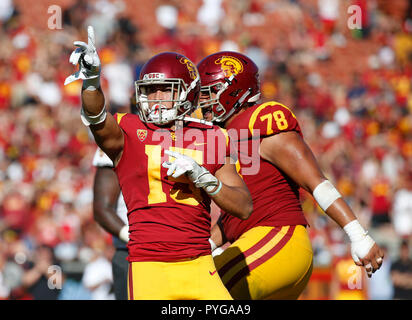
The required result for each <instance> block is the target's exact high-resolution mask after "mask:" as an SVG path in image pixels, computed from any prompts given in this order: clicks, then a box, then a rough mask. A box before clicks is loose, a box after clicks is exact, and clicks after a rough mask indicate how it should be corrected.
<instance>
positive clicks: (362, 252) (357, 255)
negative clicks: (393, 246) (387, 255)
mask: <svg viewBox="0 0 412 320" xmlns="http://www.w3.org/2000/svg"><path fill="white" fill-rule="evenodd" d="M351 254H352V258H353V261H355V264H356V265H357V266H360V267H362V266H363V267H365V269H366V273H367V274H368V277H369V278H370V277H372V274H373V273H375V271H376V270H378V269H379V268H380V267H381V265H382V262H383V257H384V254H383V251H382V249H381V248H380V247H379V246H378V245H377V244H376V243H375V241H373V239H372V238H371V237H370V236H369V235H365V237H364V238H363V239H360V240H358V241H353V242H352V243H351Z"/></svg>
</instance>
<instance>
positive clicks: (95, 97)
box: [81, 87, 105, 116]
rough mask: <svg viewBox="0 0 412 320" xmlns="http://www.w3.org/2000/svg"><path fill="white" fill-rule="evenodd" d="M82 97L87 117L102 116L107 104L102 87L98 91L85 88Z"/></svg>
mask: <svg viewBox="0 0 412 320" xmlns="http://www.w3.org/2000/svg"><path fill="white" fill-rule="evenodd" d="M81 96H82V106H83V109H84V111H85V113H86V114H87V115H89V116H96V115H98V114H100V112H101V111H102V109H103V108H104V103H105V99H104V94H103V91H102V89H101V88H100V87H99V88H97V89H96V90H86V89H85V88H83V89H82V94H81Z"/></svg>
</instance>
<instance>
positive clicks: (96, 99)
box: [64, 26, 124, 164]
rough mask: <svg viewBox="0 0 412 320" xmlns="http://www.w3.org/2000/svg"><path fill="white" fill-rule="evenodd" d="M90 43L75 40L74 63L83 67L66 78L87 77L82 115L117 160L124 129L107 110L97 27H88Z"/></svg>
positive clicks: (98, 140) (72, 59)
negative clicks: (96, 40) (96, 42)
mask: <svg viewBox="0 0 412 320" xmlns="http://www.w3.org/2000/svg"><path fill="white" fill-rule="evenodd" d="M87 33H88V43H85V42H82V41H75V42H74V45H75V46H77V47H78V48H77V49H76V50H74V51H73V52H72V54H71V55H70V59H69V61H70V63H72V64H73V65H77V64H78V65H79V70H78V71H77V72H76V73H74V74H72V75H70V76H69V77H67V78H66V80H65V82H64V84H65V85H67V84H69V83H71V82H73V81H76V80H79V79H80V80H83V86H82V92H81V98H82V109H81V119H82V121H83V123H84V124H85V125H86V126H89V127H90V130H91V132H92V134H93V136H94V138H95V140H96V143H97V145H98V146H99V147H100V148H101V149H102V150H103V151H104V152H105V153H106V154H107V155H108V156H109V157H110V158H111V159H112V161H113V162H114V163H115V164H116V163H117V161H118V160H119V159H120V156H121V153H122V150H123V144H124V141H123V131H122V130H121V128H120V126H119V125H118V124H117V122H116V120H115V119H114V117H113V116H112V115H111V114H110V113H108V112H107V110H106V106H105V99H104V94H103V91H102V90H101V88H100V71H101V63H100V59H99V56H98V54H97V50H96V47H95V37H94V30H93V27H91V26H89V27H88V29H87Z"/></svg>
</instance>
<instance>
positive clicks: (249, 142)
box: [198, 52, 383, 299]
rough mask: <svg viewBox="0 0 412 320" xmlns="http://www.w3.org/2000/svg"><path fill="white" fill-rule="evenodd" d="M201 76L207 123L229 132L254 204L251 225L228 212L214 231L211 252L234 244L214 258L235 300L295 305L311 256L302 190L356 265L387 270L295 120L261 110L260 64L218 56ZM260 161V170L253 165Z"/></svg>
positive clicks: (278, 107) (277, 106) (279, 110)
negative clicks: (340, 234)
mask: <svg viewBox="0 0 412 320" xmlns="http://www.w3.org/2000/svg"><path fill="white" fill-rule="evenodd" d="M198 70H199V74H200V77H201V83H202V88H201V97H200V106H201V107H202V110H203V111H202V112H203V114H204V118H205V119H206V120H209V121H213V122H215V123H217V124H219V125H221V126H222V127H224V128H226V129H227V130H228V134H229V136H231V137H232V138H233V139H232V140H234V141H236V144H237V148H238V156H239V162H240V174H241V175H242V177H243V179H244V181H245V183H246V185H247V186H248V188H249V190H250V193H251V194H252V199H253V213H252V214H251V216H250V217H249V219H247V220H244V221H243V220H241V219H239V218H237V217H234V216H231V215H229V214H227V213H226V212H224V210H223V212H222V215H221V217H220V220H219V222H218V223H217V224H216V225H215V226H213V229H212V248H213V249H214V248H216V247H219V246H220V245H222V244H223V243H225V241H226V240H228V241H229V242H231V245H230V247H228V248H227V249H226V250H225V251H224V252H223V253H221V254H220V255H216V254H215V252H214V253H213V255H214V259H215V264H216V268H217V270H218V272H219V274H220V276H221V278H222V280H223V282H224V283H225V285H226V287H227V288H228V290H229V291H230V293H231V294H232V297H233V298H234V299H297V298H298V297H299V295H300V293H301V292H302V291H303V289H304V288H305V286H306V284H307V283H308V281H309V278H310V275H311V272H312V258H313V252H312V248H311V244H310V241H309V237H308V234H307V231H306V226H307V222H306V220H305V217H304V215H303V212H302V208H301V205H300V201H299V188H300V187H302V188H304V189H305V190H307V191H308V192H310V193H311V194H312V195H313V197H314V198H315V200H316V201H317V203H318V204H319V206H320V207H321V208H322V209H323V210H324V211H325V212H326V213H327V215H328V216H329V217H331V218H332V219H333V220H334V221H336V222H337V223H338V224H339V226H341V227H342V228H343V229H344V230H345V231H346V233H347V234H348V236H349V238H350V241H351V249H352V257H353V259H354V261H355V263H356V264H357V265H359V266H364V267H365V268H366V271H367V272H368V276H371V274H372V273H373V272H375V271H376V270H377V269H379V267H380V265H381V264H382V259H383V252H382V250H381V249H380V248H379V246H378V245H377V244H376V243H375V242H374V241H373V240H372V239H371V237H370V236H369V235H367V232H366V231H365V230H364V229H363V228H362V226H361V225H360V224H359V222H358V220H357V219H356V216H355V215H354V213H353V212H352V210H351V209H350V208H349V206H348V205H347V204H346V202H345V201H344V200H343V198H342V197H341V195H340V194H339V192H338V191H337V190H336V189H335V187H334V186H333V185H332V183H331V182H330V181H328V179H326V178H325V176H324V175H323V173H322V171H321V169H320V168H319V166H318V164H317V161H316V160H315V157H314V155H313V154H312V152H311V150H310V148H309V147H308V145H307V144H306V143H305V140H304V139H303V136H302V132H301V129H300V127H299V124H298V121H297V119H296V117H295V115H294V114H293V112H292V111H291V110H290V109H289V108H288V107H286V106H284V105H283V104H281V103H279V102H275V101H269V102H266V103H262V104H260V103H257V102H258V100H259V99H260V88H259V74H258V68H257V66H256V64H255V63H254V62H253V61H252V60H251V59H249V58H248V57H247V56H245V55H243V54H240V53H237V52H218V53H215V54H212V55H209V56H207V57H206V58H204V59H203V60H202V61H200V63H199V64H198ZM256 142H257V143H256ZM256 161H257V162H258V163H259V166H256V165H251V164H253V163H256ZM221 231H223V233H222V232H221Z"/></svg>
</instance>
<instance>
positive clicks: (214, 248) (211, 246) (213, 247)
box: [209, 238, 217, 252]
mask: <svg viewBox="0 0 412 320" xmlns="http://www.w3.org/2000/svg"><path fill="white" fill-rule="evenodd" d="M209 243H210V249H211V250H212V252H213V251H214V250H216V248H217V245H216V243H215V242H214V241H213V240H212V239H210V238H209Z"/></svg>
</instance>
